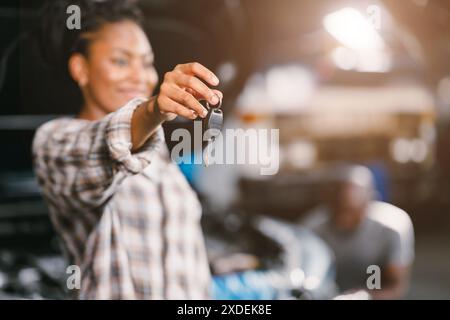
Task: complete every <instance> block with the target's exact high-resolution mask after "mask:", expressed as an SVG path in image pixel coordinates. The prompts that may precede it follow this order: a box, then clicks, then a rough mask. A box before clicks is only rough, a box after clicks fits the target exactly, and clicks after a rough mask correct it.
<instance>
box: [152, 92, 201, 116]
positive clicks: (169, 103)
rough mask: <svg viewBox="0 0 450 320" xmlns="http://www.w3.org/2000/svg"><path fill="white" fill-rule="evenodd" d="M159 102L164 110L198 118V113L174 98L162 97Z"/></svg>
mask: <svg viewBox="0 0 450 320" xmlns="http://www.w3.org/2000/svg"><path fill="white" fill-rule="evenodd" d="M158 104H159V107H160V109H161V111H162V112H170V113H175V114H177V115H179V116H182V117H185V118H188V119H192V120H193V119H195V118H197V113H196V112H195V111H193V110H191V109H188V108H186V107H185V106H183V105H182V104H180V103H178V102H176V101H174V100H171V99H169V98H168V97H167V96H162V97H160V100H159V101H158Z"/></svg>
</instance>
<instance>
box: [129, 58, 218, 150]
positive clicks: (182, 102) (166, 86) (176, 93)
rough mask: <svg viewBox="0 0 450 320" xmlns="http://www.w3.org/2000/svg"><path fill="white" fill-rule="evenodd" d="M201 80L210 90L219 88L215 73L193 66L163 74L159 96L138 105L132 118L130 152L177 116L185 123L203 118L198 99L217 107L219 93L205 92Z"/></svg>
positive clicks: (192, 64) (179, 67) (203, 113)
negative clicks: (183, 119)
mask: <svg viewBox="0 0 450 320" xmlns="http://www.w3.org/2000/svg"><path fill="white" fill-rule="evenodd" d="M201 80H203V81H205V82H207V83H208V84H210V85H212V86H216V85H218V84H219V80H218V79H217V77H216V76H215V75H214V73H212V72H211V71H210V70H208V69H207V68H206V67H204V66H202V65H201V64H199V63H196V62H194V63H187V64H181V65H178V66H176V67H175V69H174V70H173V71H170V72H167V73H166V74H165V76H164V81H163V83H162V85H161V89H160V93H159V95H158V96H157V97H153V98H151V99H150V101H148V102H147V103H143V104H142V105H140V106H139V107H138V108H137V109H136V110H135V112H134V114H133V118H132V120H131V140H132V152H134V151H136V150H138V149H139V148H141V147H142V145H143V144H144V143H145V141H146V140H147V139H148V138H149V137H150V136H151V135H152V134H153V133H154V132H155V131H156V129H157V128H158V127H159V125H160V124H161V123H163V122H164V121H167V120H173V119H174V118H175V117H176V116H178V115H180V116H182V117H185V118H188V119H195V118H196V117H197V116H200V117H202V118H204V117H205V116H206V114H207V110H206V109H205V108H204V107H203V106H202V105H201V104H200V103H199V102H198V100H199V99H204V100H207V101H208V102H209V103H210V104H213V105H214V104H217V103H219V100H220V99H221V97H222V93H221V92H220V91H217V90H212V89H210V88H208V86H207V85H206V84H204V83H203V82H202V81H201Z"/></svg>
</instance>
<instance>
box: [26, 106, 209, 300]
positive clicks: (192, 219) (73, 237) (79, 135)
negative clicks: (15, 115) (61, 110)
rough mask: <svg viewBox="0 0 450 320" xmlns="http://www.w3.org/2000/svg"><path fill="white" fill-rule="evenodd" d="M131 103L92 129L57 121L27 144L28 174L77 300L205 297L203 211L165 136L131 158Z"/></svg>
mask: <svg viewBox="0 0 450 320" xmlns="http://www.w3.org/2000/svg"><path fill="white" fill-rule="evenodd" d="M142 102H143V100H139V99H135V100H132V101H130V102H129V103H128V104H127V105H125V106H124V107H122V108H120V109H119V110H117V111H115V112H113V113H110V114H108V115H107V116H105V117H104V118H103V119H101V120H98V121H88V120H83V119H76V118H69V117H65V118H60V119H55V120H52V121H50V122H47V123H45V124H44V125H42V126H41V127H40V128H39V129H38V130H37V132H36V135H35V138H34V141H33V159H34V166H35V172H36V175H37V177H38V181H39V184H40V186H41V188H42V193H43V196H44V199H45V200H46V202H47V204H48V207H49V211H50V216H51V219H52V222H53V224H54V226H55V228H56V230H57V232H58V234H59V235H60V237H61V238H62V240H63V244H64V246H63V247H64V248H65V251H66V253H67V254H68V258H69V260H70V262H71V263H73V264H76V265H78V266H79V267H80V268H81V275H82V276H81V289H80V290H79V292H78V294H77V296H78V298H80V299H204V298H207V297H208V294H209V284H210V271H209V267H208V262H207V257H206V251H205V246H204V240H203V235H202V231H201V227H200V217H201V206H200V204H199V201H198V199H197V196H196V195H195V193H194V191H193V190H192V189H191V188H190V186H189V184H188V183H187V181H186V179H185V178H184V176H183V175H182V174H181V172H180V170H179V169H178V167H177V166H176V165H175V164H174V163H173V162H171V160H170V157H169V152H168V150H167V147H166V146H165V142H164V133H163V130H162V128H159V129H158V131H157V132H156V133H155V134H153V135H152V137H150V138H149V139H148V140H147V141H146V143H145V145H144V146H143V147H142V148H140V149H139V150H138V152H136V153H131V151H130V150H131V146H132V144H131V131H130V130H131V129H130V128H131V117H132V114H133V111H134V109H135V108H136V107H137V106H138V105H139V104H140V103H142Z"/></svg>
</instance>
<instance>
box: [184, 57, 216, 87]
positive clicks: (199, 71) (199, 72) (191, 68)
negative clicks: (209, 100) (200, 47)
mask: <svg viewBox="0 0 450 320" xmlns="http://www.w3.org/2000/svg"><path fill="white" fill-rule="evenodd" d="M175 70H177V71H181V72H183V73H185V74H189V75H194V76H196V77H199V78H200V79H202V80H204V81H206V82H207V83H209V84H210V85H212V86H217V85H218V84H219V78H217V77H216V75H215V74H214V73H213V72H212V71H211V70H209V69H208V68H206V67H205V66H203V65H201V64H200V63H198V62H191V63H185V64H179V65H177V66H176V67H175Z"/></svg>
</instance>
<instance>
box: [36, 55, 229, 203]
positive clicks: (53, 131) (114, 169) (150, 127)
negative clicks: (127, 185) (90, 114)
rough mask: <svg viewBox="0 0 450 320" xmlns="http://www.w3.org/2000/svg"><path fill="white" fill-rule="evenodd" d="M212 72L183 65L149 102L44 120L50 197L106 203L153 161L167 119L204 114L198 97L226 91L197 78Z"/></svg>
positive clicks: (43, 176) (43, 157) (41, 156)
mask: <svg viewBox="0 0 450 320" xmlns="http://www.w3.org/2000/svg"><path fill="white" fill-rule="evenodd" d="M209 72H210V71H208V70H207V69H206V68H204V67H203V66H201V65H199V64H195V63H194V64H188V65H181V66H178V67H177V68H175V69H174V71H172V72H169V73H167V74H166V76H165V81H164V83H163V84H162V86H161V90H160V94H159V95H158V97H154V98H152V99H150V100H149V101H143V100H133V101H130V102H129V103H128V104H127V105H125V106H123V107H122V108H120V109H118V110H117V111H115V112H112V113H110V114H108V115H107V116H106V117H104V118H103V119H100V120H98V121H85V122H76V121H74V120H70V119H66V120H56V121H51V122H49V123H47V124H44V125H43V126H42V127H41V128H39V129H38V130H37V132H36V135H35V138H34V141H33V160H34V165H35V171H36V175H37V177H38V180H39V183H40V185H41V187H42V189H43V193H44V195H45V196H46V198H47V199H50V200H51V201H53V202H56V203H58V202H62V201H65V202H70V203H71V206H72V207H89V208H93V207H99V206H101V205H103V204H104V203H105V202H106V201H107V200H108V199H109V198H110V197H111V196H112V195H113V194H114V192H115V190H117V187H118V186H119V185H120V184H121V182H122V181H123V180H124V179H125V178H126V177H128V176H130V175H134V174H138V173H140V172H142V171H143V170H144V168H145V167H146V166H147V165H149V164H150V163H151V161H152V158H153V155H154V153H155V152H156V151H157V150H158V148H160V147H161V146H162V144H163V143H164V138H163V133H162V128H161V126H160V124H161V123H162V122H163V121H166V120H172V119H174V118H175V117H176V116H177V115H182V116H185V117H189V118H191V119H192V118H194V115H195V116H196V115H197V114H202V113H203V107H202V106H201V104H200V103H199V102H198V100H197V99H198V98H199V97H200V98H201V97H208V95H210V96H209V98H210V99H209V100H210V101H211V100H212V99H211V95H213V94H220V95H221V93H220V92H218V91H213V90H211V89H209V88H208V87H207V86H206V85H205V84H203V82H201V81H200V80H199V79H198V78H197V77H195V75H198V76H201V77H203V79H205V78H206V79H208V78H207V77H208V76H209V77H211V76H214V75H213V74H212V73H209ZM215 83H217V82H215ZM194 90H195V91H194ZM155 102H157V103H155Z"/></svg>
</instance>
